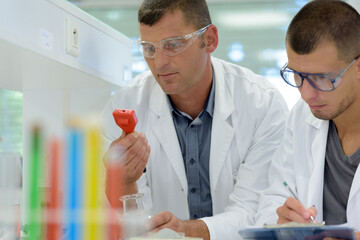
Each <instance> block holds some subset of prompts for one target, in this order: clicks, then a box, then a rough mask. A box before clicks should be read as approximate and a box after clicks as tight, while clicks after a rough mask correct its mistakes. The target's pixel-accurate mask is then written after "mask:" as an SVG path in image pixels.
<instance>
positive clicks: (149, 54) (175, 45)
mask: <svg viewBox="0 0 360 240" xmlns="http://www.w3.org/2000/svg"><path fill="white" fill-rule="evenodd" d="M210 25H211V24H209V25H207V26H205V27H203V28H201V29H199V30H197V31H195V32H193V33H190V34H187V35H185V36H181V37H173V38H167V39H164V40H162V41H160V42H157V43H152V42H146V41H140V40H138V41H137V42H136V43H137V45H138V47H139V49H140V51H141V52H142V53H143V55H144V57H146V58H154V57H155V54H156V49H160V51H161V52H162V53H163V54H165V55H167V56H175V55H178V54H180V53H181V52H183V51H185V50H186V49H187V48H188V47H190V46H191V44H193V42H194V41H195V40H196V39H197V38H198V37H199V36H201V35H202V34H203V33H204V32H205V31H206V29H207V28H208V27H209V26H210Z"/></svg>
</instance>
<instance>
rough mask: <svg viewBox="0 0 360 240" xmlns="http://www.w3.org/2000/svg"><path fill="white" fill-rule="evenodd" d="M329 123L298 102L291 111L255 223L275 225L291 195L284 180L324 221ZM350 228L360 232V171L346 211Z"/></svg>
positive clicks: (355, 178)
mask: <svg viewBox="0 0 360 240" xmlns="http://www.w3.org/2000/svg"><path fill="white" fill-rule="evenodd" d="M328 128H329V121H325V120H320V119H318V118H316V117H314V115H313V114H312V113H311V111H310V109H309V107H308V105H307V104H306V103H305V102H304V101H303V100H301V99H300V100H299V102H298V103H297V104H296V105H295V106H294V108H293V109H292V111H291V113H290V116H289V119H288V121H287V124H286V129H285V137H284V142H283V144H282V146H281V147H280V148H279V149H278V151H277V152H276V154H275V157H274V159H273V162H272V164H271V168H270V172H269V178H270V185H271V186H270V188H269V189H267V190H266V191H265V192H264V194H263V195H262V196H261V200H260V203H259V211H258V213H257V215H256V222H257V223H256V224H257V225H259V226H262V225H263V224H264V223H270V224H271V223H276V221H277V218H278V217H277V214H276V209H277V208H278V207H280V206H282V205H283V204H284V202H285V200H286V199H287V198H288V197H289V196H290V193H289V192H288V191H287V189H286V188H285V187H284V186H283V181H286V182H287V183H288V185H289V186H290V187H291V188H292V189H293V191H296V193H297V194H298V195H297V197H298V198H299V200H300V202H301V203H302V204H303V205H304V206H305V207H311V206H312V205H315V206H316V209H317V211H318V214H317V216H316V220H317V221H318V222H322V221H323V182H324V164H325V150H326V142H327V135H328ZM346 216H347V220H348V223H347V225H348V226H350V227H353V228H355V229H360V170H359V168H358V169H357V170H356V173H355V176H354V179H353V182H352V186H351V189H350V196H349V199H348V205H347V210H346Z"/></svg>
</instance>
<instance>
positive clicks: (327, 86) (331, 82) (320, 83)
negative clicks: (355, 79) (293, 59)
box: [280, 56, 359, 92]
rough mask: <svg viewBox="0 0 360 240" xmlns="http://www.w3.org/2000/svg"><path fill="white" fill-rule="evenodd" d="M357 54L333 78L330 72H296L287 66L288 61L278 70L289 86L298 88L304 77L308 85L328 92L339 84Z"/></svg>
mask: <svg viewBox="0 0 360 240" xmlns="http://www.w3.org/2000/svg"><path fill="white" fill-rule="evenodd" d="M358 58H359V56H357V57H356V58H355V59H354V60H352V61H351V63H350V64H349V65H348V66H347V67H346V68H345V69H344V70H343V71H342V72H341V73H340V74H339V75H338V76H336V77H335V78H334V77H331V76H330V74H328V73H327V74H317V73H303V72H297V71H294V70H292V69H290V68H288V63H286V64H285V65H284V66H283V67H282V68H281V70H280V75H281V77H282V78H283V79H284V81H285V82H286V83H287V84H289V85H290V86H293V87H296V88H299V87H301V86H302V85H303V83H304V79H306V80H307V81H308V82H309V83H310V85H311V86H312V87H313V88H315V89H317V90H320V91H324V92H330V91H333V90H334V89H335V88H337V86H339V84H340V82H341V79H342V77H343V76H344V74H345V73H346V71H347V70H348V69H349V68H350V67H351V65H352V64H353V63H354V62H355V61H356V59H358Z"/></svg>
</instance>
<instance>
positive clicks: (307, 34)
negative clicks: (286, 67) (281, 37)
mask: <svg viewBox="0 0 360 240" xmlns="http://www.w3.org/2000/svg"><path fill="white" fill-rule="evenodd" d="M286 41H287V44H288V45H289V46H290V47H291V49H292V50H293V51H295V52H296V53H298V54H309V53H312V52H313V51H314V50H315V48H316V47H317V46H318V45H319V44H321V43H324V42H331V43H334V44H335V46H336V48H337V50H338V53H339V56H338V59H339V60H344V61H351V60H352V59H354V58H355V57H357V56H358V55H359V54H360V15H359V13H358V12H357V11H356V10H355V9H354V8H353V7H351V6H350V5H349V4H347V3H345V2H343V1H340V0H314V1H311V2H309V3H308V4H306V5H305V6H304V7H303V8H302V9H301V10H300V11H299V12H298V13H297V14H296V15H295V17H294V18H293V20H292V21H291V23H290V25H289V28H288V31H287V34H286Z"/></svg>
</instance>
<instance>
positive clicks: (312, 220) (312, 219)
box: [283, 181, 316, 223]
mask: <svg viewBox="0 0 360 240" xmlns="http://www.w3.org/2000/svg"><path fill="white" fill-rule="evenodd" d="M283 184H284V186H285V187H286V188H287V189H288V190H289V192H290V194H291V195H292V196H293V197H294V198H295V199H296V200H298V201H299V203H301V202H300V200H299V199H298V198H297V197H296V195H295V193H294V192H293V191H292V190H291V188H290V187H289V185H288V184H287V182H286V181H284V182H283ZM301 204H302V203H301ZM302 205H304V204H302ZM310 220H311V222H312V223H316V221H315V219H314V217H313V216H311V215H310Z"/></svg>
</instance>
